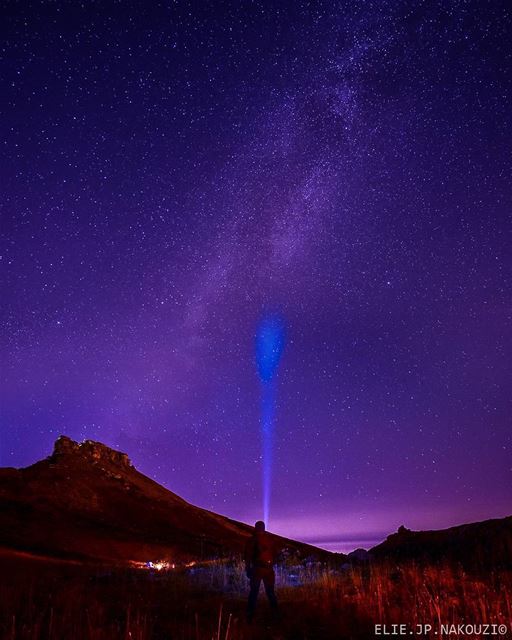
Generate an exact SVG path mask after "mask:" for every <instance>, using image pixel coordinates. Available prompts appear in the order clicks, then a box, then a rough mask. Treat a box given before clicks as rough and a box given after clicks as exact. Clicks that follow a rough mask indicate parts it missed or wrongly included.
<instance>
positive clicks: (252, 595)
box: [247, 574, 261, 622]
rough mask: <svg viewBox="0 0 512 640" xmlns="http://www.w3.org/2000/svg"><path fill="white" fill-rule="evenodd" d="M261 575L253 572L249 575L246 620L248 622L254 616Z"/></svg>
mask: <svg viewBox="0 0 512 640" xmlns="http://www.w3.org/2000/svg"><path fill="white" fill-rule="evenodd" d="M260 584H261V576H259V575H255V574H253V575H252V576H251V582H250V585H251V590H250V591H249V599H248V601H247V620H248V621H249V622H250V621H251V620H252V618H253V616H254V609H255V608H256V600H257V599H258V592H259V590H260Z"/></svg>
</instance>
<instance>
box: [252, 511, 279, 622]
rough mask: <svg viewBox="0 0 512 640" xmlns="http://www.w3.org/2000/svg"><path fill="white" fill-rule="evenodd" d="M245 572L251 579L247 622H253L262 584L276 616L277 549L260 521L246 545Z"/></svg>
mask: <svg viewBox="0 0 512 640" xmlns="http://www.w3.org/2000/svg"><path fill="white" fill-rule="evenodd" d="M244 555H245V572H246V574H247V577H248V578H249V583H250V591H249V599H248V601H247V622H249V623H250V622H252V619H253V617H254V610H255V608H256V601H257V599H258V593H259V590H260V585H261V582H262V581H263V585H264V587H265V593H266V594H267V598H268V601H269V603H270V606H271V608H272V611H273V612H274V614H277V611H278V605H277V598H276V594H275V591H274V585H275V581H276V574H275V573H274V563H275V561H276V556H277V549H276V545H275V543H274V540H273V539H272V536H271V535H270V534H269V533H267V531H265V523H264V522H263V521H262V520H258V522H256V524H255V525H254V533H253V535H252V536H251V537H250V538H249V540H248V541H247V543H246V545H245V554H244Z"/></svg>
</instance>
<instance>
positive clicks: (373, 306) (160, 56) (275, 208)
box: [0, 0, 512, 548]
mask: <svg viewBox="0 0 512 640" xmlns="http://www.w3.org/2000/svg"><path fill="white" fill-rule="evenodd" d="M507 4H508V3H507V2H500V1H499V0H498V1H492V2H486V1H482V0H475V1H467V2H464V1H460V2H459V1H453V2H449V1H446V2H435V1H425V2H421V1H419V2H414V1H408V2H404V1H403V0H402V1H394V0H393V1H390V2H385V1H381V0H379V1H375V2H371V1H370V2H356V1H353V2H337V3H336V2H334V1H328V2H325V3H320V2H318V3H316V2H311V3H304V2H300V1H299V2H277V1H276V2H249V1H240V2H233V3H225V2H213V1H212V2H190V3H187V2H168V3H157V2H111V1H110V2H109V1H107V2H83V3H79V2H43V3H30V2H8V3H5V4H4V12H5V14H6V17H5V16H4V18H3V19H2V20H1V24H2V26H1V35H2V44H1V49H2V80H3V88H2V90H1V94H2V105H1V123H2V140H1V149H2V165H1V171H2V177H1V185H2V194H3V195H2V220H3V222H2V235H3V240H2V305H1V306H2V335H1V338H2V407H1V443H0V464H1V465H3V466H5V465H8V466H26V465H28V464H31V463H33V462H35V461H36V460H38V459H40V458H42V457H45V456H47V455H49V453H50V452H51V449H52V446H53V441H54V440H55V439H56V438H57V436H58V435H60V434H67V435H69V436H70V437H72V438H74V439H77V440H83V439H86V438H88V439H93V440H100V441H102V442H104V443H106V444H108V445H110V446H113V447H116V448H120V449H121V450H123V451H126V452H127V453H128V454H129V455H130V457H131V459H132V461H133V462H134V464H135V465H136V466H137V468H138V469H139V470H141V471H142V472H144V473H146V474H148V475H150V476H151V477H153V478H155V479H156V480H157V481H158V482H160V483H162V484H164V485H165V486H166V487H168V488H169V489H171V490H172V491H174V492H176V493H178V494H179V495H181V496H182V497H184V498H185V499H187V500H189V501H191V502H192V503H194V504H197V505H200V506H203V507H206V508H209V509H212V510H215V511H217V512H219V513H222V514H226V515H229V516H231V517H234V518H237V519H241V520H244V521H248V522H251V521H252V522H253V521H254V519H256V518H259V517H261V501H262V497H261V467H262V461H261V439H260V408H261V391H262V390H261V381H260V379H259V376H258V369H257V365H256V349H255V336H256V332H257V330H258V326H259V325H260V323H261V322H262V321H264V319H265V318H266V317H278V318H279V319H280V322H282V324H283V327H284V329H283V330H284V331H285V333H286V344H285V345H284V348H283V352H282V357H281V361H280V364H279V368H278V371H277V373H276V379H275V381H274V385H275V398H274V399H275V433H274V444H275V451H274V459H273V489H272V507H271V519H270V528H271V529H272V530H274V531H276V532H279V533H283V534H287V535H289V536H294V537H298V538H300V539H303V540H310V541H315V542H317V543H320V544H322V545H325V546H327V547H329V548H344V547H348V548H354V546H357V545H358V544H364V543H365V541H370V540H375V539H379V538H382V537H383V536H384V535H387V534H388V533H390V532H391V531H393V530H394V529H396V528H397V527H398V526H399V525H400V524H405V525H406V526H408V527H410V528H442V527H446V526H450V525H453V524H459V523H462V522H470V521H475V520H481V519H485V518H490V517H501V516H504V515H507V514H510V512H512V506H511V505H512V428H511V427H512V425H511V415H512V403H511V398H512V393H511V386H512V357H511V353H512V351H511V349H512V322H511V319H512V293H511V292H512V287H511V282H512V256H511V250H510V247H511V239H512V235H511V233H510V232H511V230H512V222H511V217H510V213H511V209H512V207H511V203H512V198H511V168H512V156H511V143H512V135H511V133H512V126H511V125H512V109H511V106H510V105H511V98H512V95H511V93H512V92H511V90H510V89H511V85H512V82H511V75H512V74H511V69H512V60H511V58H512V56H511V51H512V49H511V47H510V42H511V38H512V29H511V28H510V27H511V15H510V13H507V9H506V7H507Z"/></svg>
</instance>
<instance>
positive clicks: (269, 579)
mask: <svg viewBox="0 0 512 640" xmlns="http://www.w3.org/2000/svg"><path fill="white" fill-rule="evenodd" d="M275 583H276V574H275V573H274V570H273V569H271V570H270V571H269V572H267V573H266V574H265V576H264V577H263V584H264V586H265V593H266V594H267V598H268V601H269V602H270V606H271V607H272V609H273V610H274V611H277V608H278V605H277V597H276V592H275V590H274V586H275Z"/></svg>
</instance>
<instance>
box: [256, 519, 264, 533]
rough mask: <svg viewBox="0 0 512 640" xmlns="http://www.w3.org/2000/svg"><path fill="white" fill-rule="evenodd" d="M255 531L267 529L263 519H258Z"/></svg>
mask: <svg viewBox="0 0 512 640" xmlns="http://www.w3.org/2000/svg"><path fill="white" fill-rule="evenodd" d="M254 529H255V531H265V523H264V522H263V520H258V522H257V523H256V524H255V525H254Z"/></svg>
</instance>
